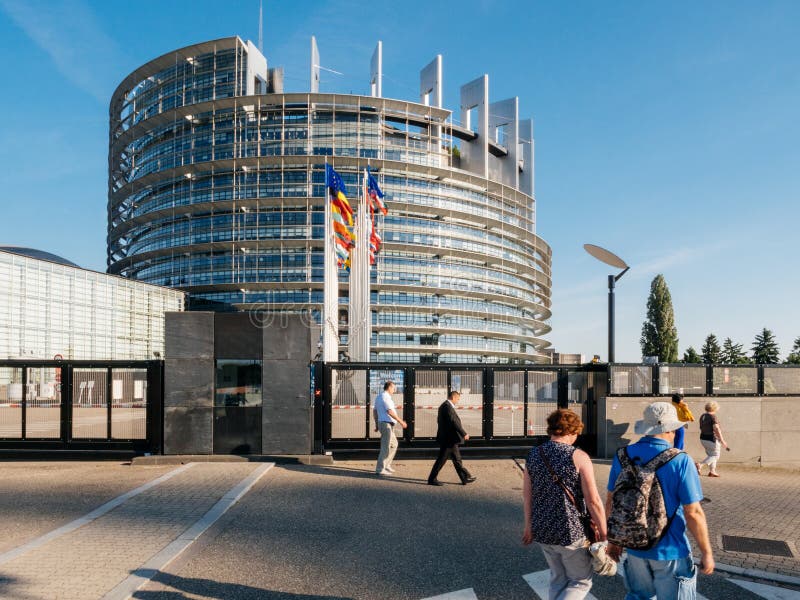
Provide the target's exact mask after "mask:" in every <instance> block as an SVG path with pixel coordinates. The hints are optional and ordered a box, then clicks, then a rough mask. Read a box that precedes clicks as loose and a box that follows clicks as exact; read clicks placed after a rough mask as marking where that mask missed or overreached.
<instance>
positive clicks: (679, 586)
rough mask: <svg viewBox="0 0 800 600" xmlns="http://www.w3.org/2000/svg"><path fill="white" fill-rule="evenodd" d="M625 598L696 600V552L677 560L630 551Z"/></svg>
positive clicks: (635, 599) (628, 599)
mask: <svg viewBox="0 0 800 600" xmlns="http://www.w3.org/2000/svg"><path fill="white" fill-rule="evenodd" d="M625 587H626V588H627V589H628V595H627V596H625V600H650V598H652V597H653V596H655V597H656V598H658V600H696V598H697V567H695V566H694V562H693V561H692V555H691V554H690V555H689V556H687V557H686V558H678V559H676V560H651V559H647V558H639V557H637V556H631V555H630V554H629V555H628V557H627V558H626V559H625Z"/></svg>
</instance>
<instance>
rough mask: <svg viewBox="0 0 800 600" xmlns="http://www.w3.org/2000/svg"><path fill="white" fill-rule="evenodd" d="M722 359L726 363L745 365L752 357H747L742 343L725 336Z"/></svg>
mask: <svg viewBox="0 0 800 600" xmlns="http://www.w3.org/2000/svg"><path fill="white" fill-rule="evenodd" d="M720 361H721V362H722V363H724V364H726V365H744V364H747V363H749V362H750V359H749V358H747V354H745V351H744V350H743V349H742V345H741V344H734V343H733V340H732V339H731V338H725V341H724V342H722V352H721V353H720Z"/></svg>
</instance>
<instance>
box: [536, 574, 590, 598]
mask: <svg viewBox="0 0 800 600" xmlns="http://www.w3.org/2000/svg"><path fill="white" fill-rule="evenodd" d="M522 578H523V579H524V580H525V583H527V584H528V585H529V586H531V589H532V590H533V591H534V592H536V594H537V595H538V596H539V598H541V599H542V600H547V596H548V594H549V591H550V570H549V569H546V570H544V571H536V573H528V574H527V575H523V576H522ZM586 600H597V596H595V595H594V594H588V595H587V596H586Z"/></svg>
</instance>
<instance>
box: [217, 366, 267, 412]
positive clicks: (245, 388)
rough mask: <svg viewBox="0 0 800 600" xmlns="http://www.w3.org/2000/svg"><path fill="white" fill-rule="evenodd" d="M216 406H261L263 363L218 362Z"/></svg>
mask: <svg viewBox="0 0 800 600" xmlns="http://www.w3.org/2000/svg"><path fill="white" fill-rule="evenodd" d="M214 405H215V406H243V407H253V406H261V361H260V360H218V361H217V389H216V396H215V401H214Z"/></svg>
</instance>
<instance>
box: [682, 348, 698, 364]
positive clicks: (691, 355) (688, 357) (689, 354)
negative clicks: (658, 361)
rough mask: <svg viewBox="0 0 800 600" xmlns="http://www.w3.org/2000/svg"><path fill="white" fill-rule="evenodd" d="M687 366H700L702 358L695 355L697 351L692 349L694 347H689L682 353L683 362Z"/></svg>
mask: <svg viewBox="0 0 800 600" xmlns="http://www.w3.org/2000/svg"><path fill="white" fill-rule="evenodd" d="M681 362H685V363H687V364H693V365H695V364H700V363H701V362H703V358H702V357H701V356H700V355H699V354H698V353H697V350H695V349H694V346H689V347H688V348H687V349H686V352H684V353H683V361H681Z"/></svg>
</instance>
